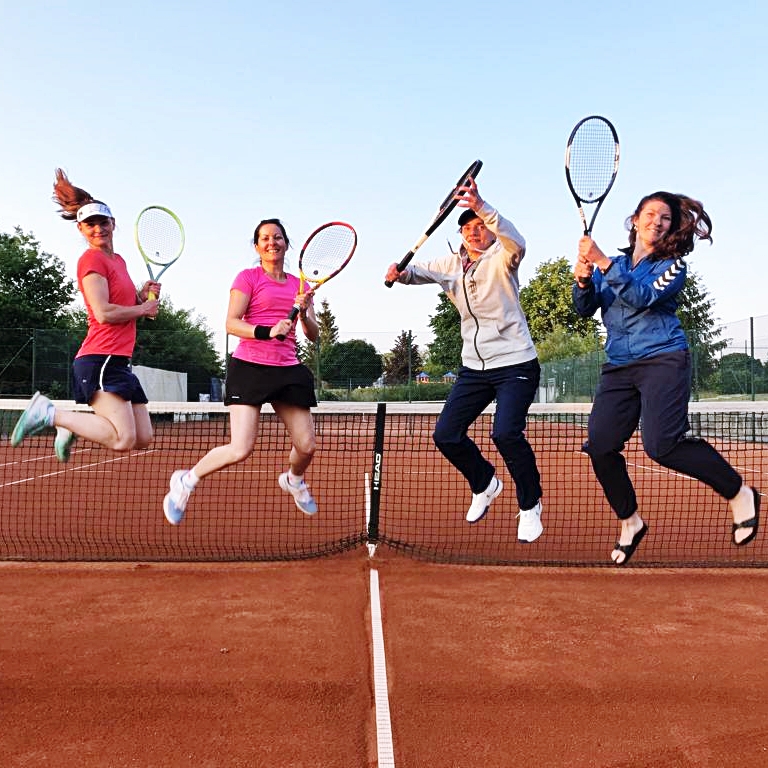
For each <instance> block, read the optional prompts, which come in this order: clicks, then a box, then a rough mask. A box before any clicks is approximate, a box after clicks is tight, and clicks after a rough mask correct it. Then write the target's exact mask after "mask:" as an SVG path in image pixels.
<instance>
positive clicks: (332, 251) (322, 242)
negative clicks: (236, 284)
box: [277, 221, 357, 341]
mask: <svg viewBox="0 0 768 768" xmlns="http://www.w3.org/2000/svg"><path fill="white" fill-rule="evenodd" d="M355 248H357V233H356V232H355V230H354V229H353V228H352V227H351V226H350V225H349V224H345V223H344V222H343V221H331V222H329V223H328V224H323V225H322V226H321V227H318V228H317V229H316V230H315V231H314V232H313V233H312V234H311V235H310V236H309V237H308V238H307V242H306V243H304V246H303V247H302V249H301V253H300V254H299V280H300V282H299V293H300V294H303V293H304V284H305V283H308V284H309V286H310V289H311V290H313V291H316V290H317V289H318V288H319V287H320V286H321V285H322V284H323V283H327V282H328V281H329V280H330V279H331V278H332V277H336V275H338V274H339V272H341V270H342V269H344V267H346V266H347V264H349V260H350V259H351V258H352V256H353V254H354V253H355ZM299 308H300V307H299V305H298V304H294V306H293V309H291V311H290V313H289V314H288V319H289V320H290V321H291V322H293V321H294V320H295V319H296V317H297V315H298V314H299ZM277 338H278V339H280V341H283V340H284V339H285V336H284V335H283V334H279V335H278V336H277Z"/></svg>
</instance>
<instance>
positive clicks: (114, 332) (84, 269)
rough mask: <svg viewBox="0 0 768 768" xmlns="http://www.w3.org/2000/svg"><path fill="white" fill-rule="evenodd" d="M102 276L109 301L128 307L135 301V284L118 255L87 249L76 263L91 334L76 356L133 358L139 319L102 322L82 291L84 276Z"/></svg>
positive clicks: (87, 336) (79, 286)
mask: <svg viewBox="0 0 768 768" xmlns="http://www.w3.org/2000/svg"><path fill="white" fill-rule="evenodd" d="M94 272H95V273H96V274H97V275H101V276H102V277H103V278H104V279H105V280H106V281H107V286H108V287H109V302H110V304H121V305H122V306H125V307H130V306H133V305H134V304H135V303H136V286H135V285H134V284H133V281H132V280H131V278H130V275H129V274H128V268H127V267H126V265H125V261H123V257H122V256H120V255H119V254H117V253H116V254H114V255H113V256H108V255H107V254H106V253H104V252H103V251H99V250H96V249H94V248H90V249H88V250H87V251H86V252H85V253H84V254H83V255H82V256H81V257H80V258H79V259H78V262H77V287H78V288H79V289H80V293H82V294H83V300H84V301H85V308H86V311H87V313H88V333H87V334H86V337H85V339H84V340H83V343H82V344H81V346H80V349H79V350H78V352H77V355H76V357H82V356H83V355H123V356H125V357H130V356H131V355H132V354H133V348H134V346H135V345H136V320H127V321H126V322H124V323H100V322H99V321H98V320H97V319H96V317H95V316H94V314H93V310H92V309H91V305H90V304H89V303H88V299H86V298H85V291H84V290H83V278H84V277H85V276H86V275H89V274H91V273H94Z"/></svg>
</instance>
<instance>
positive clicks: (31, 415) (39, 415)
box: [11, 392, 53, 448]
mask: <svg viewBox="0 0 768 768" xmlns="http://www.w3.org/2000/svg"><path fill="white" fill-rule="evenodd" d="M52 426H53V403H52V402H51V401H50V400H49V399H48V398H47V397H46V396H45V395H41V394H40V393H39V392H35V394H34V395H32V399H31V400H30V401H29V405H28V406H27V407H26V409H25V410H24V413H22V414H21V416H20V417H19V420H18V421H17V422H16V426H15V427H14V428H13V434H12V435H11V445H12V446H13V447H14V448H17V447H18V446H19V445H21V442H22V440H24V438H25V437H29V436H30V435H37V434H39V433H40V432H42V431H43V430H44V429H45V428H46V427H52Z"/></svg>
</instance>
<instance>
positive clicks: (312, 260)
mask: <svg viewBox="0 0 768 768" xmlns="http://www.w3.org/2000/svg"><path fill="white" fill-rule="evenodd" d="M356 242H357V241H356V236H355V233H354V230H352V229H351V228H350V227H346V226H342V225H334V226H331V227H326V228H325V229H323V230H321V231H320V232H318V233H317V234H315V235H314V236H313V237H312V239H311V240H310V241H309V242H308V243H307V245H306V246H305V247H304V250H303V252H302V254H301V263H300V264H299V269H300V270H301V272H302V273H303V274H304V276H305V277H306V278H307V280H310V281H316V280H322V279H324V278H328V277H330V276H331V275H334V274H335V273H336V272H338V271H339V270H340V269H341V268H342V267H343V266H344V265H345V264H346V263H347V260H348V259H349V257H350V256H351V254H352V253H353V252H354V249H355V245H356Z"/></svg>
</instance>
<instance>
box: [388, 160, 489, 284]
mask: <svg viewBox="0 0 768 768" xmlns="http://www.w3.org/2000/svg"><path fill="white" fill-rule="evenodd" d="M482 167H483V161H482V160H475V161H474V162H473V163H472V164H471V165H470V166H469V168H467V170H466V171H464V173H463V174H462V175H461V176H460V177H459V180H458V181H457V182H456V183H455V184H454V185H453V189H451V191H450V192H449V193H448V194H447V195H446V197H445V200H443V202H442V203H440V207H439V208H438V209H437V213H436V214H435V215H434V217H433V219H432V222H431V223H430V225H429V226H428V227H427V228H426V229H425V230H424V234H422V236H421V237H420V238H419V239H418V240H417V241H416V242H415V243H414V244H413V246H412V247H411V250H410V251H408V253H406V254H405V256H403V258H402V259H400V261H399V262H398V264H397V271H398V272H402V271H403V270H404V269H405V268H406V267H407V266H408V264H409V263H410V261H411V259H412V258H413V257H414V256H415V255H416V251H418V250H419V248H421V246H422V245H424V243H426V242H427V240H428V239H429V237H430V235H432V233H433V232H434V231H435V230H436V229H437V228H438V227H439V226H440V225H441V224H442V223H443V222H444V221H445V220H446V219H447V218H448V215H449V214H450V213H451V211H452V210H453V209H454V208H455V207H456V206H457V205H458V202H459V201H458V200H457V199H456V195H457V194H459V193H461V194H462V195H463V194H464V193H463V192H462V187H466V185H467V182H468V181H469V180H470V179H474V178H477V174H478V173H480V169H481V168H482ZM384 285H386V286H387V288H391V287H392V286H393V285H394V281H392V280H385V281H384Z"/></svg>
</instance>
